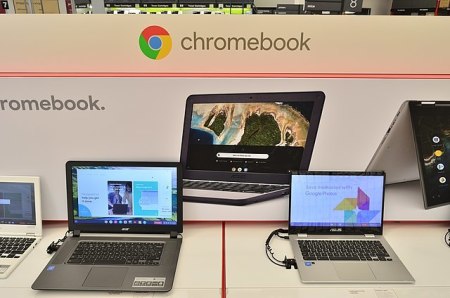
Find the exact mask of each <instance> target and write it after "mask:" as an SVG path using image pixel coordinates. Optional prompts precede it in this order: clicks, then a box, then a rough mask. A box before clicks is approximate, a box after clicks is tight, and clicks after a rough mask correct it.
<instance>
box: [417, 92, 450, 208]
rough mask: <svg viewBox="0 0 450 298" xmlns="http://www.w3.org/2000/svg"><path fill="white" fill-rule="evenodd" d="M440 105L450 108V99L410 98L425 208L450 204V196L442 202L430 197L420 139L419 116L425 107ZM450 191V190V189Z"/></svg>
mask: <svg viewBox="0 0 450 298" xmlns="http://www.w3.org/2000/svg"><path fill="white" fill-rule="evenodd" d="M439 106H442V107H445V108H450V101H419V100H410V101H409V113H410V118H411V126H412V133H413V139H414V144H415V146H416V156H417V165H418V168H419V177H420V179H419V180H420V186H421V189H422V196H423V204H424V208H425V209H431V208H436V207H441V206H446V205H449V204H450V198H448V201H447V202H444V203H440V204H432V202H431V200H430V198H429V183H430V182H429V178H428V177H427V176H426V175H425V172H426V169H425V163H424V161H423V146H422V143H421V142H420V140H419V135H418V131H419V128H418V127H419V123H418V122H419V121H418V120H419V117H420V116H421V115H420V113H422V111H423V109H424V108H425V109H426V108H430V107H433V108H438V107H439ZM449 192H450V190H449Z"/></svg>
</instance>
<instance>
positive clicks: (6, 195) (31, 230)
mask: <svg viewBox="0 0 450 298" xmlns="http://www.w3.org/2000/svg"><path fill="white" fill-rule="evenodd" d="M40 194H41V189H40V180H39V177H19V176H17V177H13V176H0V278H6V277H8V276H9V275H10V274H11V272H12V271H13V270H14V269H15V268H16V267H17V266H18V265H19V263H20V262H22V260H23V259H24V258H25V257H26V256H27V255H28V254H29V253H30V252H31V250H32V249H33V248H34V247H35V246H36V244H37V243H38V242H39V241H40V240H41V237H42V218H41V195H40Z"/></svg>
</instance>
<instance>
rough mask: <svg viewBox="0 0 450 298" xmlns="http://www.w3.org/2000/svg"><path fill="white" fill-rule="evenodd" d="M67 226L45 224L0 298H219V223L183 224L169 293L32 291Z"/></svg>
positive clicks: (1, 286) (0, 283)
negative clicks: (93, 297)
mask: <svg viewBox="0 0 450 298" xmlns="http://www.w3.org/2000/svg"><path fill="white" fill-rule="evenodd" d="M66 230H67V224H66V223H51V224H45V225H44V231H43V234H44V237H43V239H42V240H41V241H40V243H39V244H38V245H37V246H36V247H35V248H34V250H33V251H32V252H31V253H30V254H29V255H28V256H27V257H26V258H25V259H24V260H23V262H22V263H21V264H20V265H19V266H18V267H17V268H16V269H15V270H14V271H13V272H12V273H11V275H10V276H9V277H8V278H7V279H0V297H62V296H64V297H92V296H95V297H110V296H114V297H118V296H119V297H153V296H155V297H198V298H209V297H220V295H221V289H222V223H220V222H207V223H205V222H203V223H202V222H198V223H193V222H189V223H186V224H185V225H184V232H183V244H182V245H181V252H180V257H179V259H178V267H177V272H176V274H175V281H174V285H173V289H172V290H171V291H170V292H168V293H130V292H124V293H116V292H114V293H112V292H81V291H35V290H32V289H31V284H32V283H33V282H34V280H35V279H36V278H37V276H38V275H39V273H40V272H41V270H42V269H43V268H44V267H45V265H46V264H47V262H48V261H49V260H50V258H51V256H52V255H49V254H47V253H46V249H47V246H48V245H49V244H50V243H51V242H52V241H55V240H57V239H59V238H61V237H62V236H63V235H64V233H65V232H66Z"/></svg>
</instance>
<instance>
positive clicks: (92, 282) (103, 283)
mask: <svg viewBox="0 0 450 298" xmlns="http://www.w3.org/2000/svg"><path fill="white" fill-rule="evenodd" d="M127 272H128V268H127V267H93V268H92V269H91V271H89V274H88V276H87V278H86V280H85V281H84V283H83V287H93V288H97V287H99V288H110V289H116V288H120V287H121V286H122V283H123V280H124V279H125V275H126V274H127Z"/></svg>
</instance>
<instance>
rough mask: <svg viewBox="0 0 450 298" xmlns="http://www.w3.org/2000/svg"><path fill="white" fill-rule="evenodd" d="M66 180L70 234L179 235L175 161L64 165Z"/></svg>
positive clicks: (178, 170) (178, 177)
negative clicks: (74, 232) (71, 232)
mask: <svg viewBox="0 0 450 298" xmlns="http://www.w3.org/2000/svg"><path fill="white" fill-rule="evenodd" d="M66 180H67V198H68V200H67V206H68V218H69V230H71V231H80V232H105V233H148V234H150V233H174V232H176V233H181V232H182V231H183V225H182V224H183V212H182V211H183V210H182V191H181V189H182V188H181V187H182V179H181V165H180V163H178V162H135V161H131V162H127V161H69V162H67V163H66ZM116 211H117V212H116ZM125 211H126V212H125Z"/></svg>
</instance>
